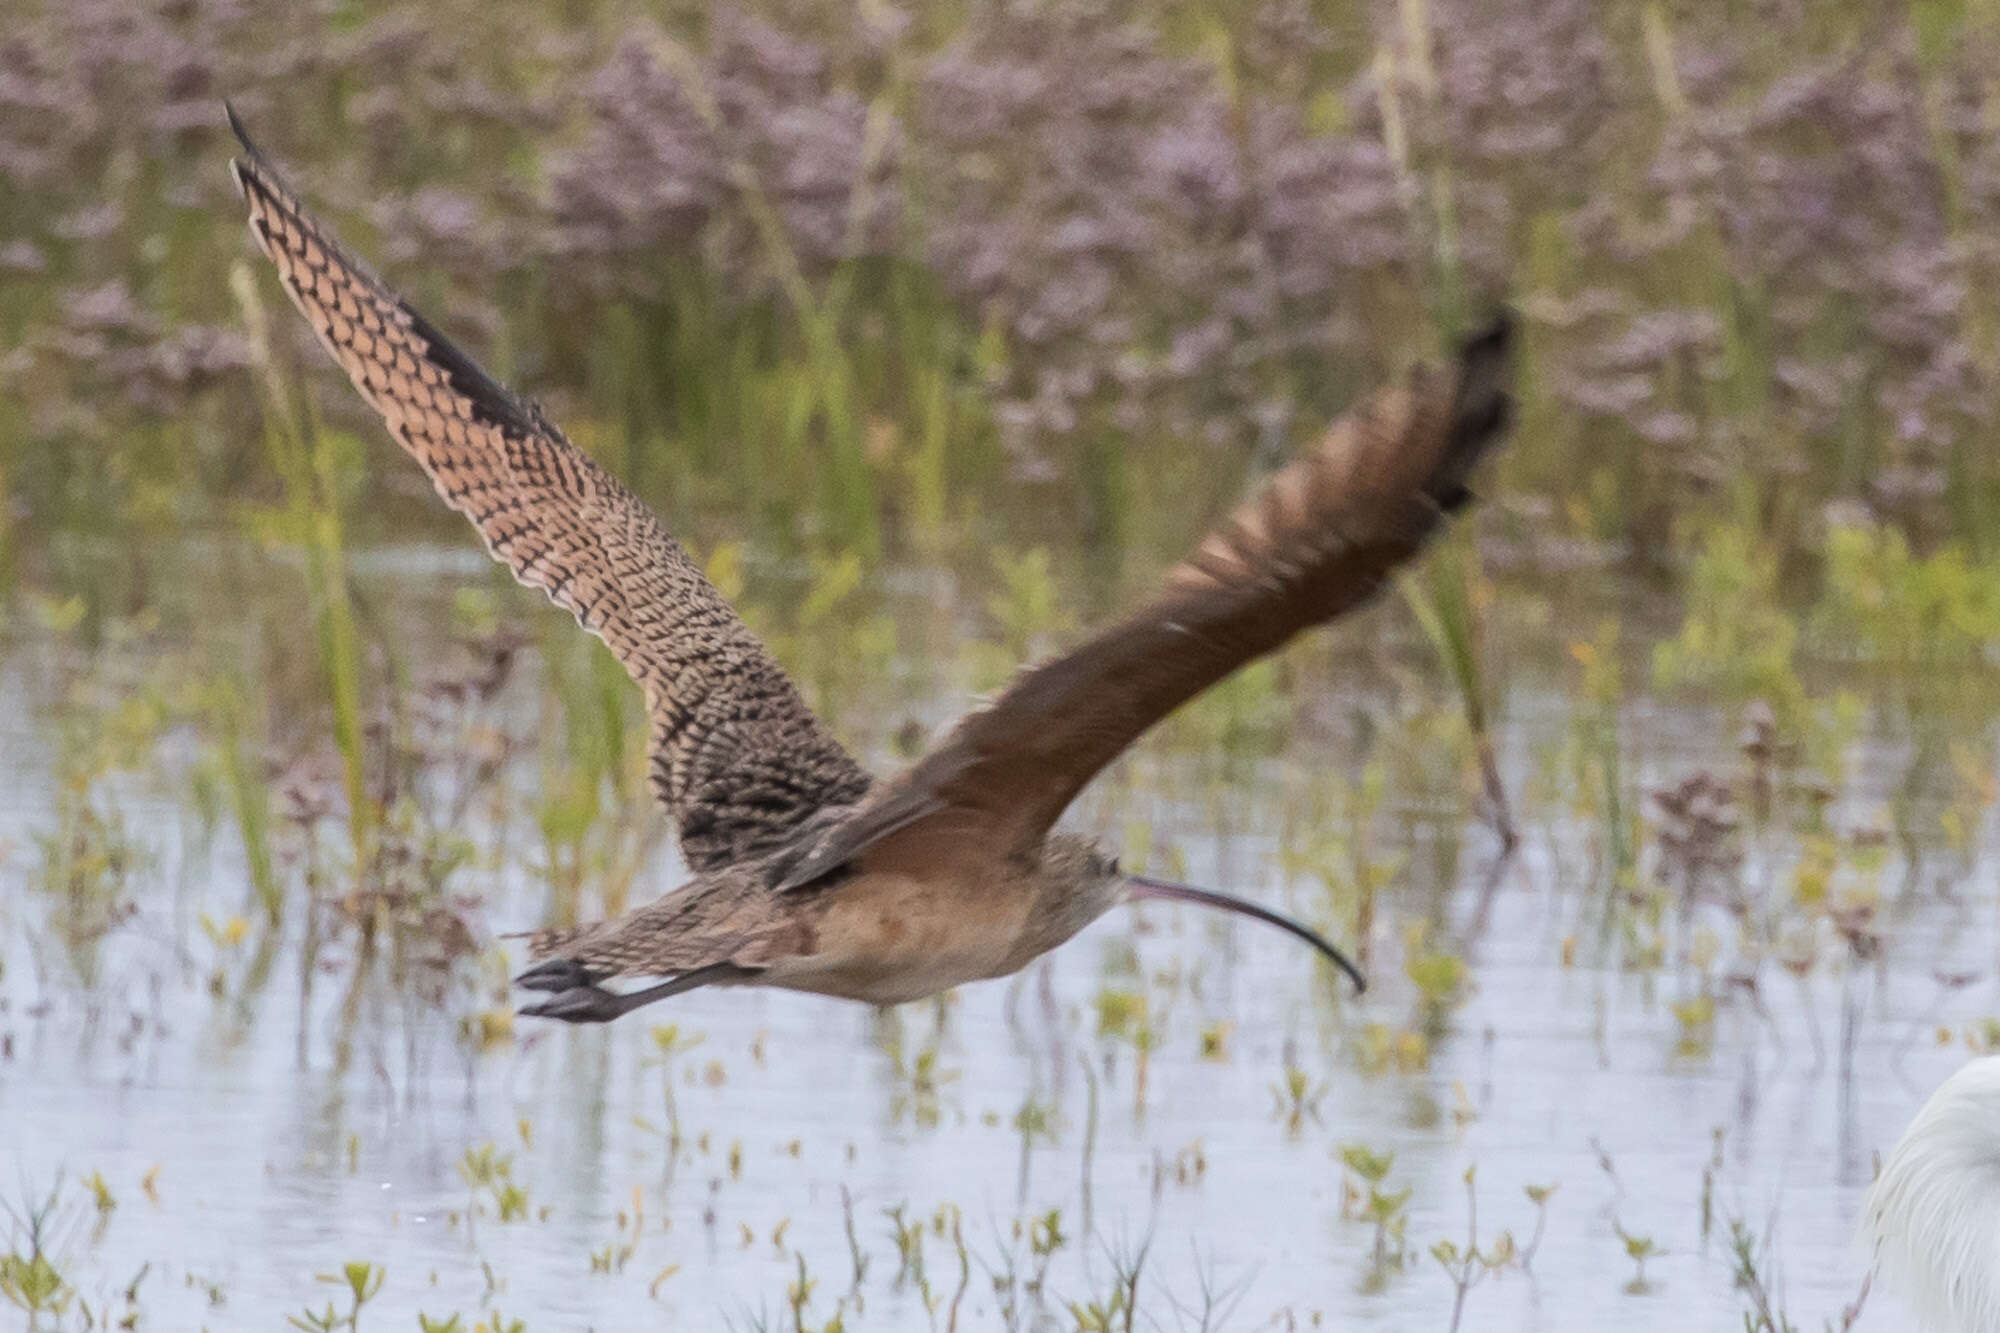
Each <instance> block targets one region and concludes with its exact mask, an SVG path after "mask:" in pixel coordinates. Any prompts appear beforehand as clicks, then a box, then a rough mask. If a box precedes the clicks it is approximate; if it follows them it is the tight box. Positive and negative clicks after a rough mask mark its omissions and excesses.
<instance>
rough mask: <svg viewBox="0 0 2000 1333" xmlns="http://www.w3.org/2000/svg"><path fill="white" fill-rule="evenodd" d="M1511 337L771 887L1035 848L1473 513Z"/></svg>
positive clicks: (1365, 436) (1498, 417) (1014, 694)
mask: <svg viewBox="0 0 2000 1333" xmlns="http://www.w3.org/2000/svg"><path fill="white" fill-rule="evenodd" d="M1510 338H1511V326H1510V324H1509V323H1508V321H1507V320H1506V319H1505V318H1502V319H1501V320H1500V321H1498V322H1496V323H1495V324H1494V325H1493V326H1492V327H1491V328H1490V329H1488V330H1487V331H1485V332H1484V333H1481V334H1479V335H1478V336H1476V337H1474V338H1473V339H1471V340H1470V341H1468V342H1467V343H1466V344H1465V345H1464V346H1463V347H1462V348H1461V349H1460V353H1459V357H1458V362H1457V365H1456V367H1455V368H1452V369H1446V370H1432V369H1426V370H1420V371H1418V372H1417V373H1416V374H1415V375H1414V376H1413V377H1412V378H1411V380H1410V382H1409V383H1408V384H1407V385H1405V386H1402V387H1398V388H1394V389H1389V390H1385V391H1383V392H1381V393H1379V394H1378V395H1377V396H1376V397H1375V398H1374V399H1372V400H1371V401H1369V402H1368V403H1366V404H1365V405H1363V406H1362V407H1361V408H1359V409H1358V410H1357V411H1355V412H1353V413H1350V414H1349V415H1348V416H1347V417H1345V418H1344V419H1342V420H1341V421H1340V422H1339V423H1338V424H1337V425H1335V426H1334V428H1333V429H1332V431H1331V432H1330V433H1329V434H1328V435H1327V436H1326V438H1325V440H1324V441H1322V442H1321V444H1320V445H1319V446H1318V447H1317V448H1316V449H1314V450H1313V451H1312V453H1310V454H1309V455H1307V456H1306V457H1304V458H1302V459H1299V460H1298V461H1297V462H1294V463H1292V464H1291V465H1290V466H1288V467H1286V468H1285V469H1284V470H1283V471H1281V472H1280V473H1279V474H1278V475H1277V476H1276V477H1275V478H1273V479H1272V481H1271V483H1270V485H1269V486H1268V487H1267V488H1266V489H1265V490H1264V492H1263V493H1262V494H1261V495H1260V496H1258V497H1257V498H1256V499H1254V500H1252V501H1250V502H1249V503H1247V504H1245V505H1244V506H1242V507H1241V508H1240V509H1238V510H1237V511H1236V512H1235V513H1234V514H1233V515H1231V516H1230V517H1229V518H1228V519H1227V520H1226V521H1225V522H1224V523H1223V524H1222V525H1221V526H1220V527H1218V528H1217V529H1216V530H1215V531H1214V532H1212V533H1211V534H1210V535H1209V536H1208V538H1207V540H1205V541H1204V542H1203V543H1202V544H1201V546H1200V548H1199V549H1198V550H1196V551H1195V553H1194V555H1193V556H1191V557H1190V558H1189V559H1188V560H1187V561H1185V562H1184V563H1182V564H1181V565H1180V566H1178V567H1177V568H1176V569H1174V571H1173V572H1172V573H1171V574H1170V575H1169V576H1168V578H1167V586H1166V588H1165V589H1164V590H1163V591H1162V592H1161V593H1160V595H1159V596H1157V597H1156V598H1155V599H1154V600H1153V601H1152V602H1151V603H1149V604H1148V605H1147V606H1146V607H1144V608H1143V609H1142V610H1140V611H1139V612H1137V613H1136V614H1134V615H1132V616H1131V617H1129V618H1128V619H1126V620H1124V621H1123V622H1121V623H1119V624H1117V625H1114V626H1113V627H1111V628H1110V629H1108V630H1105V631H1104V632H1103V633H1101V634H1099V635H1097V637H1095V638H1093V639H1092V640H1090V641H1089V642H1088V643H1086V644H1084V645H1083V646H1082V647H1080V648H1078V649H1076V650H1075V651H1073V652H1071V653H1069V654H1068V655H1067V656H1064V657H1060V658H1058V659H1056V660H1055V661H1053V662H1049V663H1046V664H1045V665H1042V666H1039V667H1036V668H1034V669H1033V670H1031V671H1028V672H1025V673H1024V674H1022V675H1021V676H1019V677H1017V678H1016V679H1015V681H1014V683H1013V684H1012V685H1011V686H1009V687H1008V689H1007V690H1006V691H1005V692H1004V693H1003V694H1002V695H1001V696H1000V697H999V699H998V700H996V701H995V702H994V703H993V704H992V705H991V706H990V707H987V708H984V709H982V710H980V711H978V712H975V713H973V714H971V715H970V716H968V717H966V718H965V719H964V720H963V721H961V722H960V723H959V724H958V725H957V727H955V728H954V729H953V730H952V732H951V733H950V734H949V735H948V736H947V737H946V738H945V739H944V741H943V742H942V743H941V744H940V745H938V746H937V748H936V749H934V750H932V751H931V752H930V753H929V754H927V755H925V756H924V757H923V758H922V759H920V760H918V761H917V763H915V764H914V765H912V766H911V767H910V768H909V769H907V770H905V771H904V772H903V773H902V774H900V775H899V776H898V777H896V778H895V779H893V780H892V781H889V782H886V783H883V784H882V785H880V786H878V787H877V788H876V789H875V791H874V793H873V794H872V795H871V796H870V797H869V798H868V800H867V801H866V802H865V803H864V804H863V805H862V806H861V807H860V808H859V809H858V810H856V811H855V813H854V814H853V815H851V816H850V817H848V818H847V819H846V820H845V821H843V822H841V823H839V824H837V825H834V826H833V827H832V828H830V829H829V830H828V831H827V832H826V833H825V834H824V835H823V836H822V837H821V838H820V839H819V840H818V841H817V843H816V844H815V845H813V846H811V847H810V848H804V847H802V848H801V849H800V853H799V855H798V856H796V857H794V858H791V859H790V861H789V863H788V864H786V865H785V866H784V867H783V868H782V869H781V870H780V871H779V872H778V874H777V879H778V887H780V888H796V887H800V886H803V885H806V884H810V883H812V882H813V881H814V880H816V879H818V878H820V877H821V876H824V875H826V874H828V873H830V872H832V871H835V870H837V869H839V868H840V867H842V866H843V865H846V864H848V863H849V862H851V861H854V860H856V859H857V858H861V857H862V856H863V854H864V853H866V854H867V857H868V858H869V859H871V860H872V859H885V860H888V859H901V858H902V851H905V850H911V851H914V850H919V849H922V848H925V847H928V848H932V849H936V848H939V847H943V846H949V845H960V846H963V845H975V846H978V847H980V848H982V849H984V850H985V854H987V855H1006V854H1011V853H1019V852H1027V851H1030V850H1032V849H1033V848H1034V847H1035V846H1036V845H1037V844H1038V843H1039V842H1040V841H1041V839H1042V837H1043V836H1044V835H1045V834H1046V833H1047V832H1048V830H1049V827H1050V826H1051V825H1052V824H1054V823H1055V821H1056V819H1057V817H1058V816H1060V815H1061V814H1062V812H1063V809H1064V807H1066V806H1067V805H1068V804H1069V803H1070V801H1071V800H1072V799H1074V798H1075V796H1076V794H1077V793H1078V792H1079V791H1081V790H1082V789H1083V786H1084V784H1085V783H1087V782H1089V781H1090V779H1091V778H1092V777H1093V776H1094V775H1095V774H1096V773H1097V772H1098V770H1100V769H1102V768H1103V767H1104V766H1105V765H1106V764H1108V763H1110V762H1111V761H1112V760H1113V759H1114V758H1116V757H1117V756H1118V755H1119V753H1120V752H1122V751H1123V750H1124V749H1125V748H1126V747H1127V746H1128V745H1130V744H1131V743H1132V742H1133V741H1134V740H1136V739H1138V737H1139V735H1140V733H1142V732H1144V731H1145V730H1146V729H1147V728H1148V727H1150V726H1152V725H1153V724H1154V723H1155V722H1157V721H1159V720H1160V719H1161V718H1163V717H1165V716H1166V715H1167V714H1168V713H1170V712H1172V711H1173V710H1174V709H1175V708H1178V707H1179V706H1180V705H1181V704H1183V703H1185V702H1186V701H1187V700H1189V699H1191V698H1193V697H1194V696H1195V695H1196V694H1199V693H1200V692H1201V691H1202V690H1204V689H1206V688H1208V687H1209V686H1210V685H1213V684H1215V683H1216V682H1217V681H1219V680H1221V679H1222V678H1223V677H1225V676H1227V675H1229V674H1230V673H1231V672H1233V671H1235V670H1236V669H1237V668H1239V667H1241V666H1243V665H1244V664H1245V663H1247V662H1249V661H1251V660H1252V659H1254V658H1258V657H1261V656H1263V655H1264V654H1266V653H1269V652H1271V651H1273V650H1275V649H1276V648H1278V647H1279V646H1280V645H1282V644H1284V643H1285V642H1286V641H1287V640H1289V639H1291V638H1292V636H1294V635H1295V634H1297V633H1299V632H1300V631H1301V630H1304V629H1308V628H1310V627H1311V626H1314V625H1318V624H1320V623H1322V622H1324V621H1327V620H1331V619H1332V618H1334V617H1335V616H1338V615H1340V614H1341V613H1342V612H1345V611H1347V610H1349V609H1351V608H1353V607H1355V606H1357V605H1358V604H1360V603H1361V602H1363V601H1365V600H1367V598H1368V597H1369V596H1370V595H1371V594H1373V593H1374V592H1375V590H1376V589H1378V588H1379V587H1381V586H1382V584H1383V582H1384V580H1385V579H1386V577H1387V576H1388V574H1389V572H1390V571H1391V570H1393V569H1394V568H1395V567H1396V566H1398V565H1400V564H1402V563H1403V562H1404V561H1406V560H1408V559H1409V558H1410V557H1411V556H1412V555H1414V554H1415V553H1416V552H1417V551H1418V550H1419V549H1420V548H1421V547H1422V546H1423V544H1424V541H1425V539H1426V538H1428V537H1429V536H1430V534H1431V533H1432V531H1433V530H1435V529H1436V528H1437V526H1438V523H1439V521H1440V519H1441V518H1442V517H1443V516H1444V515H1445V514H1448V513H1450V512H1452V511H1453V510H1455V509H1457V508H1459V507H1460V506H1461V505H1463V504H1464V503H1465V502H1466V501H1467V500H1468V499H1470V493H1469V492H1468V491H1467V490H1466V487H1465V480H1466V477H1467V474H1468V473H1469V472H1470V470H1471V468H1472V466H1473V464H1474V463H1476V462H1477V461H1478V460H1479V458H1480V457H1481V455H1482V454H1484V453H1485V451H1486V450H1487V449H1488V448H1489V447H1490V446H1491V445H1492V444H1493V443H1494V442H1495V441H1497V440H1498V439H1499V438H1500V436H1501V434H1502V433H1503V432H1504V430H1505V428H1506V424H1507V420H1508V415H1509V411H1510V404H1509V400H1508V397H1507V392H1506V386H1505V380H1506V375H1507V352H1508V345H1509V342H1510ZM904 843H908V844H910V847H908V848H903V846H902V845H903V844H904ZM926 854H928V855H931V856H933V857H934V856H935V855H937V854H938V853H937V852H936V851H935V850H933V851H931V852H929V853H926Z"/></svg>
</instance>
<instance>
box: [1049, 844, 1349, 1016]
mask: <svg viewBox="0 0 2000 1333" xmlns="http://www.w3.org/2000/svg"><path fill="white" fill-rule="evenodd" d="M1043 869H1044V873H1045V874H1048V873H1049V872H1051V871H1053V872H1054V874H1053V875H1051V879H1052V880H1054V881H1057V882H1059V883H1060V886H1061V887H1060V891H1059V896H1058V901H1059V903H1060V905H1055V904H1052V905H1051V906H1052V908H1053V910H1052V911H1051V912H1050V913H1049V916H1050V917H1061V918H1063V920H1062V921H1061V922H1060V925H1059V928H1060V929H1062V930H1063V935H1062V938H1064V939H1067V938H1068V937H1069V936H1070V935H1073V934H1075V933H1076V932H1077V931H1078V930H1081V929H1082V928H1083V927H1084V926H1086V925H1088V924H1089V923H1090V922H1092V921H1094V920H1096V919H1097V918H1098V917H1100V916H1102V915H1103V914H1104V913H1105V912H1108V911H1110V910H1111V909H1112V908H1114V907H1116V906H1118V905H1119V904H1121V903H1128V902H1177V903H1193V904H1195V905H1196V906H1198V907H1212V908H1215V909H1217V910H1219V911H1224V912H1235V913H1236V914H1237V915H1239V916H1247V917H1253V918H1255V919H1256V920H1258V921H1262V922H1264V923H1266V924H1267V925H1273V926H1276V927H1277V928H1278V929H1279V930H1282V931H1284V932H1286V933H1287V934H1289V935H1292V936H1294V937H1295V938H1297V939H1301V940H1303V941H1305V942H1306V943H1307V944H1310V945H1311V946H1312V947H1313V948H1315V949H1317V950H1319V952H1320V953H1321V954H1323V955H1324V956H1325V957H1326V958H1327V960H1328V961H1330V962H1331V963H1332V964H1333V965H1334V966H1335V967H1337V968H1339V969H1340V970H1341V971H1342V972H1344V973H1346V974H1347V976H1348V978H1349V979H1350V980H1351V981H1353V982H1354V993H1355V994H1356V995H1359V994H1360V993H1361V992H1362V991H1364V990H1366V989H1367V988H1368V980H1367V978H1366V977H1364V976H1362V975H1361V969H1360V968H1358V967H1356V966H1355V965H1354V963H1353V961H1352V960H1350V959H1349V958H1348V957H1347V955H1346V954H1344V953H1342V952H1341V951H1340V950H1339V949H1337V948H1335V947H1334V946H1333V945H1332V944H1331V943H1329V942H1328V941H1327V939H1326V937H1325V936H1323V935H1321V934H1320V933H1319V932H1318V931H1316V930H1314V929H1312V928H1311V927H1310V926H1307V925H1305V924H1303V923H1302V922H1299V921H1295V920H1293V919H1292V918H1291V917H1288V916H1285V915H1283V914H1282V913H1279V912H1274V911H1272V910H1271V909H1270V908H1268V907H1260V906H1259V905H1257V904H1256V903H1253V902H1248V901H1246V900H1244V899H1242V898H1237V897H1233V896H1231V895H1230V894H1227V893H1218V892H1216V891H1215V890H1213V889H1198V888H1196V887H1194V886H1193V885H1191V884H1176V883H1174V882H1172V881H1171V880H1164V879H1153V878H1151V877H1150V876H1146V875H1130V874H1127V873H1125V871H1124V869H1123V868H1122V867H1120V866H1119V864H1118V858H1116V857H1114V856H1106V855H1105V854H1104V853H1102V852H1101V851H1099V850H1098V849H1097V848H1095V847H1093V846H1090V845H1089V844H1088V843H1085V842H1083V841H1082V840H1081V839H1068V838H1051V839H1049V844H1048V855H1047V856H1046V857H1045V860H1044V863H1043ZM1043 947H1050V946H1047V945H1045V946H1043Z"/></svg>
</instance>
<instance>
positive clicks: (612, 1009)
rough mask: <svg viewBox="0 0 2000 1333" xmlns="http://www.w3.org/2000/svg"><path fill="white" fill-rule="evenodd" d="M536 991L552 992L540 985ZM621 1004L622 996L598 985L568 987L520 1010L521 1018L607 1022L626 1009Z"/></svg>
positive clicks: (566, 1021) (623, 998) (623, 1003)
mask: <svg viewBox="0 0 2000 1333" xmlns="http://www.w3.org/2000/svg"><path fill="white" fill-rule="evenodd" d="M538 970H539V969H538ZM524 975H525V974H524ZM540 989H544V990H553V989H554V987H551V986H543V987H540ZM624 1001H625V997H624V996H621V995H613V994H612V993H611V992H610V991H608V990H605V989H604V988H603V987H601V986H571V987H570V988H569V989H567V990H561V991H557V992H556V994H554V995H552V996H550V997H549V998H548V999H546V1000H544V1001H542V1002H541V1003H540V1004H531V1005H527V1006H525V1007H523V1008H522V1010H521V1016H522V1017H523V1018H559V1019H561V1020H562V1021H563V1022H565V1023H609V1022H610V1021H611V1020H612V1019H614V1018H616V1017H618V1015H620V1014H622V1013H624V1012H625V1011H626V1009H627V1008H628V1007H629V1005H627V1004H626V1003H625V1002H624Z"/></svg>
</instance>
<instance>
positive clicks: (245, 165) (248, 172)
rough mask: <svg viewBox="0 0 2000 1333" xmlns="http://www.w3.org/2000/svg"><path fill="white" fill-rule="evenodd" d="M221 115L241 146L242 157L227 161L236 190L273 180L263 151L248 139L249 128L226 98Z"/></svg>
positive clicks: (234, 105) (253, 141) (254, 141)
mask: <svg viewBox="0 0 2000 1333" xmlns="http://www.w3.org/2000/svg"><path fill="white" fill-rule="evenodd" d="M222 114H223V115H224V116H225V117H226V118H227V119H228V121H229V132H230V133H232V134H234V135H235V136H236V142H237V143H239V144H241V145H243V156H241V157H232V158H230V159H229V174H230V175H231V176H232V177H234V178H235V180H236V188H237V189H238V190H245V191H247V190H248V189H249V188H250V185H251V182H252V181H254V180H259V179H264V180H269V179H273V178H275V176H276V174H277V173H276V172H274V171H272V170H271V163H270V160H269V159H267V158H266V157H265V156H264V150H263V149H261V148H259V147H258V146H257V141H256V140H255V139H252V138H251V137H250V128H249V126H247V125H245V124H244V123H243V117H242V116H241V115H239V114H237V111H236V104H235V103H234V102H232V101H230V100H229V99H228V98H226V97H225V98H223V99H222Z"/></svg>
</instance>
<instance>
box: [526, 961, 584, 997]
mask: <svg viewBox="0 0 2000 1333" xmlns="http://www.w3.org/2000/svg"><path fill="white" fill-rule="evenodd" d="M594 980H595V979H594V978H593V977H592V976H591V975H590V973H589V972H588V971H587V970H586V969H585V968H584V966H583V964H582V963H579V962H577V961H576V959H574V958H551V959H549V960H548V961H547V962H545V963H537V964H535V965H534V966H533V967H531V968H529V969H528V970H527V971H525V972H523V973H522V974H521V975H520V976H518V977H515V978H514V984H515V985H516V986H519V987H521V988H522V989H523V990H546V991H566V990H578V989H581V988H585V987H588V986H590V985H591V984H592V983H593V981H594Z"/></svg>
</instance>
